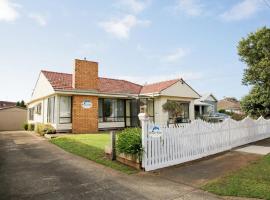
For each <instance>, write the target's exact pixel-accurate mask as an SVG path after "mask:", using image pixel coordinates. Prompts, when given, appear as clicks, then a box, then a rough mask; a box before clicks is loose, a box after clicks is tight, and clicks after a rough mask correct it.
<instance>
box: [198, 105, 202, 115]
mask: <svg viewBox="0 0 270 200" xmlns="http://www.w3.org/2000/svg"><path fill="white" fill-rule="evenodd" d="M199 108H200V116H202V106H199Z"/></svg>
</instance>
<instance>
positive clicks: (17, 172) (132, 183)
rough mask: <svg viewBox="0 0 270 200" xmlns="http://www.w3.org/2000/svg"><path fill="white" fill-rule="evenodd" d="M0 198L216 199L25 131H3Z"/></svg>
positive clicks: (0, 149) (181, 184)
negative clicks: (70, 150) (110, 164)
mask: <svg viewBox="0 0 270 200" xmlns="http://www.w3.org/2000/svg"><path fill="white" fill-rule="evenodd" d="M0 199H1V200H2V199H50V200H53V199H57V200H61V199H64V200H69V199H72V200H76V199H80V200H83V199H117V200H120V199H166V200H167V199H179V200H180V199H209V200H211V199H218V198H217V197H216V196H214V195H211V194H209V193H205V192H203V191H201V190H199V189H196V188H194V187H192V186H189V185H188V184H185V183H178V182H175V181H172V180H167V179H164V178H162V177H160V176H158V175H155V174H153V173H139V174H136V175H126V174H123V173H121V172H117V171H115V170H112V169H110V168H107V167H104V166H102V165H99V164H96V163H94V162H92V161H89V160H86V159H84V158H81V157H78V156H75V155H72V154H70V153H67V152H65V151H63V150H62V149H60V148H58V147H56V146H54V145H53V144H50V143H49V142H48V141H47V140H46V139H44V138H41V137H39V136H36V135H34V134H30V133H26V132H18V131H17V132H0Z"/></svg>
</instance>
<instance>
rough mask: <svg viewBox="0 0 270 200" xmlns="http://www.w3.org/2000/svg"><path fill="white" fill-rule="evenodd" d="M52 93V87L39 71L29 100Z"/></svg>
mask: <svg viewBox="0 0 270 200" xmlns="http://www.w3.org/2000/svg"><path fill="white" fill-rule="evenodd" d="M53 93H54V89H53V88H52V86H51V84H50V82H49V81H48V80H47V78H46V77H45V76H44V74H43V73H42V72H41V73H40V74H39V78H38V80H37V82H36V85H35V88H34V91H33V94H32V97H31V100H35V99H38V98H42V97H45V96H48V95H51V94H53Z"/></svg>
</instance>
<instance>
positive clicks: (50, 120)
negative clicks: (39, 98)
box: [47, 97, 55, 123]
mask: <svg viewBox="0 0 270 200" xmlns="http://www.w3.org/2000/svg"><path fill="white" fill-rule="evenodd" d="M54 103H55V97H50V98H48V111H47V122H48V123H54Z"/></svg>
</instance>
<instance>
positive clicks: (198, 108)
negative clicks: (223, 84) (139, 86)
mask: <svg viewBox="0 0 270 200" xmlns="http://www.w3.org/2000/svg"><path fill="white" fill-rule="evenodd" d="M217 102H218V100H217V98H216V97H215V96H214V95H213V94H211V93H207V94H204V95H202V96H201V97H200V98H199V99H196V100H195V101H194V104H195V118H196V119H197V118H201V117H203V116H204V115H209V114H211V113H216V112H217Z"/></svg>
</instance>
